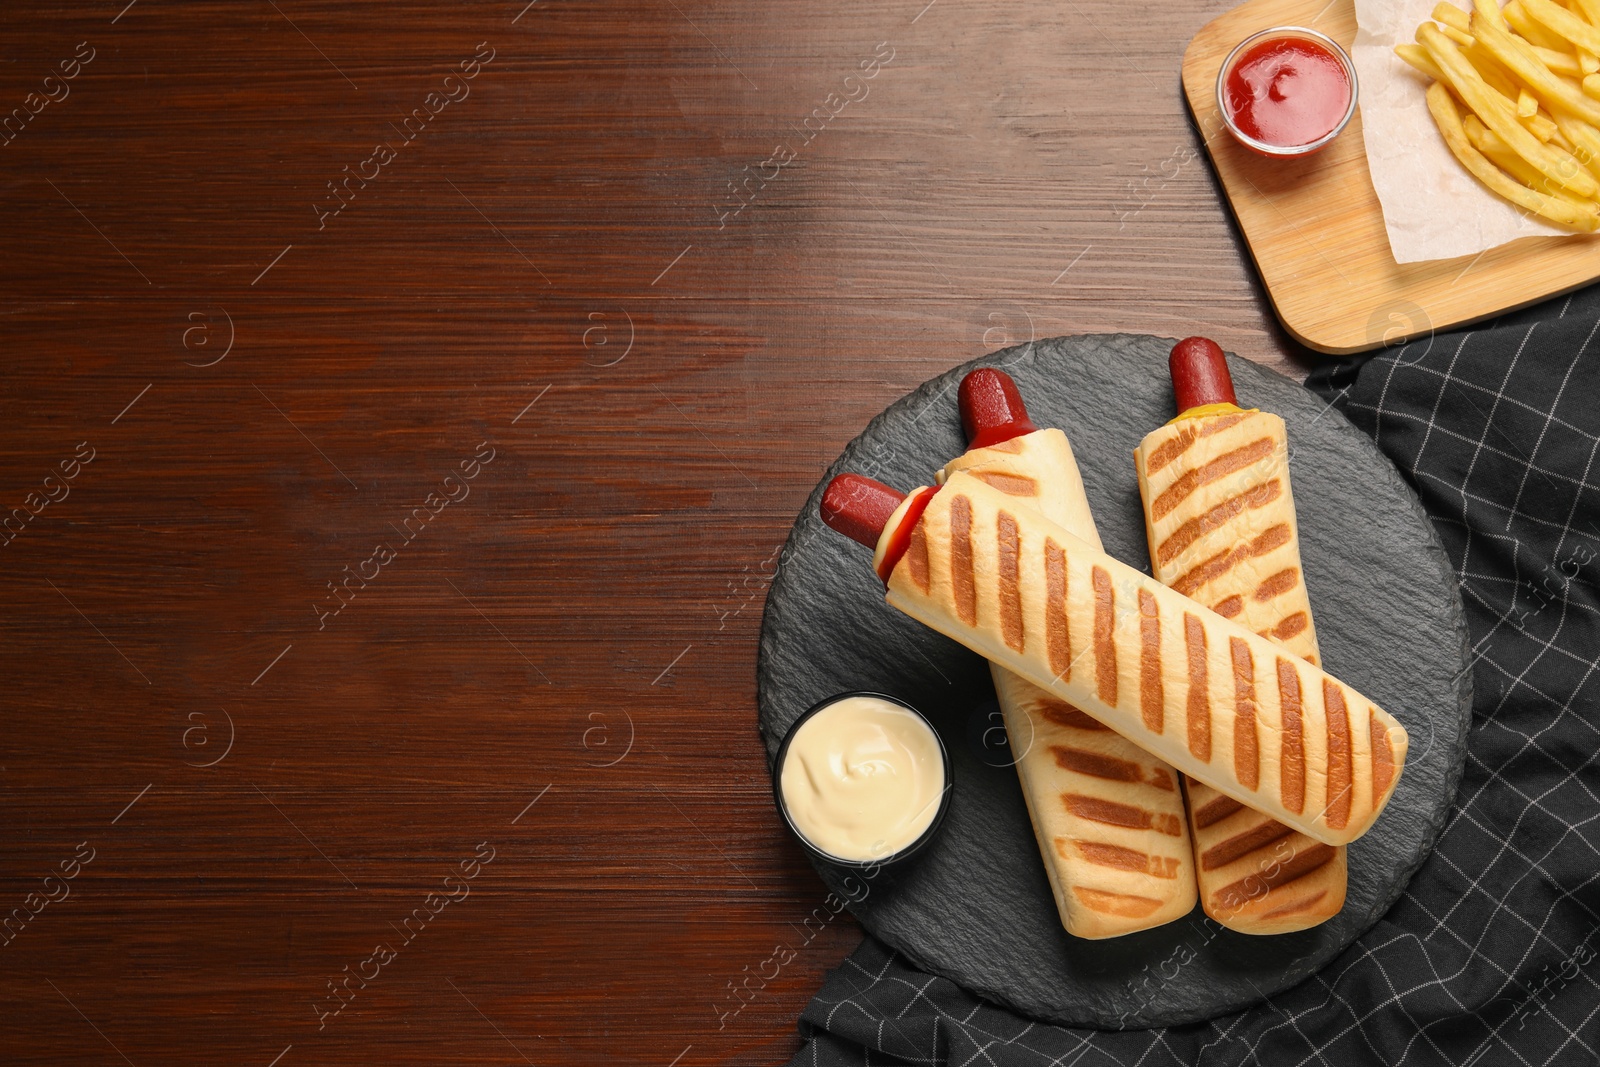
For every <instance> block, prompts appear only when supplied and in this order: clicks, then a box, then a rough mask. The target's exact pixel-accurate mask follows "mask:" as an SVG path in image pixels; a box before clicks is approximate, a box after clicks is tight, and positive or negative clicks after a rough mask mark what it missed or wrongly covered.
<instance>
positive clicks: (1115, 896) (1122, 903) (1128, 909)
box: [1072, 885, 1161, 919]
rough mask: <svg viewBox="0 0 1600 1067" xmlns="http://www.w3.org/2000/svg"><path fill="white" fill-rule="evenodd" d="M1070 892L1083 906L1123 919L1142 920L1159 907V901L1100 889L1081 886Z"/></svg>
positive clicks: (1073, 888) (1076, 886)
mask: <svg viewBox="0 0 1600 1067" xmlns="http://www.w3.org/2000/svg"><path fill="white" fill-rule="evenodd" d="M1072 892H1073V894H1074V895H1075V896H1076V897H1077V898H1078V899H1079V900H1081V901H1082V902H1083V903H1084V906H1086V907H1088V908H1090V909H1092V910H1094V911H1098V912H1100V913H1102V914H1105V915H1116V916H1118V917H1120V918H1124V919H1143V918H1146V917H1147V916H1150V915H1152V914H1154V913H1155V910H1156V909H1157V908H1159V907H1161V901H1159V900H1156V899H1155V898H1153V897H1139V896H1134V895H1133V894H1131V893H1108V892H1106V891H1105V890H1102V889H1085V888H1084V887H1083V886H1081V885H1075V886H1073V887H1072Z"/></svg>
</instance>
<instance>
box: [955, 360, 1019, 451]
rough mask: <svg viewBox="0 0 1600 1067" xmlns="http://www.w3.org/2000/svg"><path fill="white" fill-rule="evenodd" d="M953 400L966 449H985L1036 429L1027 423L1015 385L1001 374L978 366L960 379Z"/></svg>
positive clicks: (1005, 375)
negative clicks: (955, 400)
mask: <svg viewBox="0 0 1600 1067" xmlns="http://www.w3.org/2000/svg"><path fill="white" fill-rule="evenodd" d="M957 399H958V400H959V402H960V405H961V428H962V429H963V430H965V431H966V433H967V441H968V447H969V448H987V447H989V446H990V445H997V444H999V443H1000V442H1002V441H1009V440H1011V439H1012V438H1013V437H1021V436H1022V435H1023V434H1027V433H1033V432H1034V430H1036V429H1038V427H1036V426H1034V424H1033V423H1032V422H1030V421H1029V420H1028V407H1027V405H1026V404H1024V403H1023V402H1022V394H1021V393H1020V392H1018V391H1017V383H1016V382H1014V381H1012V380H1011V375H1009V374H1007V373H1006V372H1005V371H1000V370H995V369H994V368H993V367H979V368H978V369H977V370H975V371H973V372H972V373H971V374H969V375H967V376H966V377H965V378H963V379H962V380H961V389H960V390H959V392H958V393H957Z"/></svg>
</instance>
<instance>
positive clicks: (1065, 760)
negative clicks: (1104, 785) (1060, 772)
mask: <svg viewBox="0 0 1600 1067" xmlns="http://www.w3.org/2000/svg"><path fill="white" fill-rule="evenodd" d="M1050 754H1051V755H1052V756H1054V757H1055V758H1056V766H1058V767H1061V768H1063V769H1065V770H1069V771H1076V772H1077V773H1079V774H1086V775H1088V776H1089V777H1091V778H1105V779H1108V780H1110V781H1113V782H1137V781H1140V780H1142V779H1143V778H1144V770H1143V768H1141V767H1140V766H1139V765H1138V764H1137V763H1135V762H1133V761H1132V760H1126V759H1118V758H1117V757H1115V756H1106V755H1103V754H1101V753H1099V752H1091V751H1089V750H1088V749H1086V748H1073V747H1071V746H1070V745H1051V746H1050Z"/></svg>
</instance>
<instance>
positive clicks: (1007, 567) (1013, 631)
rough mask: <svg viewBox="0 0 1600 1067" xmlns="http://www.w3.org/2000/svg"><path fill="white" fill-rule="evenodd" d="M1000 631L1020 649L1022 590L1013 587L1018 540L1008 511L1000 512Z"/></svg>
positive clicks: (1018, 568) (1017, 571)
mask: <svg viewBox="0 0 1600 1067" xmlns="http://www.w3.org/2000/svg"><path fill="white" fill-rule="evenodd" d="M999 526H1000V633H1001V634H1002V635H1003V636H1004V637H1005V640H1006V644H1007V645H1008V646H1009V647H1011V648H1012V649H1014V650H1016V651H1018V652H1021V651H1022V649H1023V643H1024V639H1023V634H1022V591H1021V590H1020V589H1019V588H1018V587H1017V581H1018V577H1019V574H1020V571H1021V569H1022V561H1021V559H1020V556H1019V553H1020V551H1021V546H1022V539H1021V535H1020V534H1019V533H1018V532H1017V519H1016V516H1014V515H1012V514H1010V513H1009V512H1004V511H1002V512H1001V513H1000V522H999Z"/></svg>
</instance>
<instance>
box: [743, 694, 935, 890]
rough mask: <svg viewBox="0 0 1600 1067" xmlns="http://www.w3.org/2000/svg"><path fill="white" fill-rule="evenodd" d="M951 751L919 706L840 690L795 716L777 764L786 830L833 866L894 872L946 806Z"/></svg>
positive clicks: (921, 845)
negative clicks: (890, 870)
mask: <svg viewBox="0 0 1600 1067" xmlns="http://www.w3.org/2000/svg"><path fill="white" fill-rule="evenodd" d="M951 782H952V779H951V775H950V754H949V753H948V752H947V751H946V750H945V747H944V742H943V741H941V740H940V739H939V734H938V732H937V731H935V730H934V728H933V725H932V724H931V723H930V722H929V721H928V720H927V718H926V717H924V716H923V714H922V713H921V712H919V711H918V710H917V709H916V708H914V707H912V706H911V705H910V704H907V703H906V702H905V701H903V700H900V699H899V698H897V697H892V696H888V695H887V694H884V693H868V692H849V693H838V694H835V695H834V696H831V697H828V698H827V699H826V700H822V701H819V702H818V703H816V704H815V705H813V706H812V707H811V708H810V709H809V710H807V711H806V713H805V714H804V715H801V716H800V718H798V719H796V720H795V722H794V725H793V726H791V727H789V730H788V732H787V733H786V734H785V735H784V738H783V743H782V744H781V745H780V746H779V747H778V754H777V757H776V759H774V761H773V767H772V789H773V795H774V797H775V798H776V800H777V803H778V811H779V812H780V813H781V814H782V816H783V820H784V822H785V823H787V824H788V826H789V829H790V830H791V831H792V832H793V833H794V835H795V837H796V838H798V839H799V841H800V843H801V844H802V845H804V846H805V848H806V850H807V851H809V852H810V853H811V854H812V855H813V856H815V857H817V858H818V859H820V860H822V861H823V862H825V863H828V864H831V865H833V866H835V867H842V868H847V869H852V870H863V871H872V872H874V873H876V871H877V870H879V869H881V868H886V867H891V866H894V867H899V866H901V865H902V864H904V863H905V861H907V860H909V859H911V858H912V857H913V856H915V855H916V854H918V853H920V852H921V851H922V850H923V849H925V848H926V847H927V845H928V843H929V842H930V841H932V840H933V839H934V838H935V837H936V836H937V835H938V832H939V827H940V824H941V823H943V821H944V815H945V811H946V810H947V809H948V808H949V806H950V786H951Z"/></svg>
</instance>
